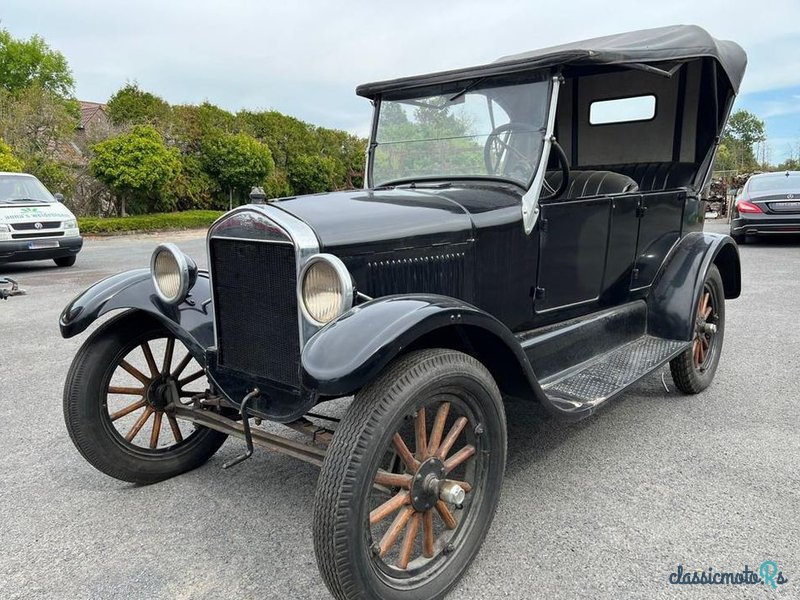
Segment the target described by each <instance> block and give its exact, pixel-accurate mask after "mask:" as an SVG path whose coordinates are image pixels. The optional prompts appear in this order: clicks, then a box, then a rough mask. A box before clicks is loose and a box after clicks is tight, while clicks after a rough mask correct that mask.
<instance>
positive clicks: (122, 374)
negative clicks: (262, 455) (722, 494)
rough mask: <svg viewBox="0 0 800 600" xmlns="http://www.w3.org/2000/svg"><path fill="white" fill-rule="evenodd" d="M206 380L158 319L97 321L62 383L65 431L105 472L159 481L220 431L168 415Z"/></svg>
mask: <svg viewBox="0 0 800 600" xmlns="http://www.w3.org/2000/svg"><path fill="white" fill-rule="evenodd" d="M206 386H207V382H206V379H205V372H204V370H203V368H202V367H201V366H200V365H199V364H197V362H196V361H195V360H194V358H193V357H192V355H191V354H190V353H189V352H188V350H186V349H185V348H184V347H183V345H182V344H181V343H180V342H179V341H178V340H177V339H176V338H175V337H174V336H173V335H172V334H171V333H169V331H168V330H167V329H166V328H164V326H163V325H161V324H160V323H159V322H158V321H155V320H154V319H151V318H149V317H147V316H146V315H143V314H141V313H135V312H131V313H127V314H125V315H122V316H121V317H119V318H116V319H112V320H110V321H108V322H107V323H105V324H104V325H103V326H101V327H100V328H99V329H98V330H97V331H96V332H95V333H94V334H92V336H91V337H90V338H89V339H88V340H86V342H85V343H84V345H83V346H82V347H81V349H80V350H79V351H78V354H77V355H76V356H75V359H74V360H73V362H72V367H71V368H70V371H69V374H68V375H67V381H66V384H65V386H64V419H65V421H66V425H67V430H68V431H69V434H70V437H71V438H72V441H73V442H74V444H75V446H76V447H77V448H78V450H79V451H80V453H81V454H82V455H83V457H84V458H85V459H86V460H87V461H88V462H89V463H90V464H91V465H92V466H94V467H95V468H97V469H98V470H100V471H102V472H103V473H105V474H106V475H110V476H111V477H115V478H117V479H121V480H123V481H130V482H133V483H143V484H146V483H154V482H156V481H161V480H164V479H167V478H169V477H173V476H175V475H179V474H181V473H184V472H186V471H189V470H190V469H194V468H196V467H199V466H200V465H202V464H203V463H205V462H206V461H207V460H208V459H209V458H210V457H211V456H212V455H213V454H214V453H215V452H216V451H217V450H218V449H219V447H220V446H221V445H222V444H223V442H224V441H225V439H226V437H227V436H226V435H225V434H223V433H219V432H217V431H213V430H211V429H207V428H205V427H198V426H195V425H194V424H191V423H188V422H186V421H179V420H178V419H176V418H175V417H174V416H173V415H172V414H170V411H169V403H170V402H177V401H179V400H180V399H186V398H191V397H192V396H193V395H195V394H198V393H200V392H202V391H203V390H204V389H205V388H206Z"/></svg>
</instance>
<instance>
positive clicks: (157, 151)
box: [89, 125, 181, 216]
mask: <svg viewBox="0 0 800 600" xmlns="http://www.w3.org/2000/svg"><path fill="white" fill-rule="evenodd" d="M92 151H93V152H94V156H93V157H92V160H91V162H90V165H89V167H90V169H91V172H92V174H93V175H94V176H95V177H97V178H98V179H99V180H101V181H102V182H103V183H105V184H106V185H108V187H109V188H111V189H112V190H113V191H114V193H115V195H116V199H117V214H119V215H122V216H124V215H125V214H126V213H127V210H128V208H129V207H130V209H131V211H132V212H135V213H138V212H147V211H148V210H150V209H152V207H153V206H152V205H153V204H154V203H156V202H157V201H158V200H159V193H160V192H161V191H162V190H163V189H164V188H165V187H166V186H167V185H169V184H170V183H172V181H173V180H174V179H175V177H176V176H177V175H178V173H179V172H180V168H181V163H180V155H179V153H178V151H177V150H176V149H174V148H169V147H167V146H166V144H165V143H164V138H162V137H161V134H160V133H159V132H158V131H157V130H156V129H155V128H154V127H152V126H151V125H136V126H134V127H133V129H132V130H131V132H130V133H126V134H122V135H118V136H116V137H112V138H109V139H107V140H105V141H103V142H100V143H98V144H95V145H94V146H93V147H92Z"/></svg>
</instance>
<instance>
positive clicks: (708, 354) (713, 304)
mask: <svg viewBox="0 0 800 600" xmlns="http://www.w3.org/2000/svg"><path fill="white" fill-rule="evenodd" d="M724 335H725V291H724V288H723V286H722V277H721V276H720V274H719V270H718V269H717V267H716V266H715V265H711V268H710V269H709V270H708V275H706V280H705V283H704V284H703V291H702V292H701V294H700V300H699V302H698V305H697V311H696V314H695V333H694V338H693V340H692V346H691V347H690V348H688V349H687V350H686V351H685V352H683V353H682V354H680V355H679V356H677V357H675V358H673V359H672V360H671V361H670V363H669V368H670V371H671V372H672V380H673V381H674V382H675V385H676V386H677V387H678V389H679V390H681V391H682V392H683V393H685V394H697V393H699V392H702V391H703V390H704V389H706V388H707V387H708V386H709V385H710V384H711V381H712V380H713V379H714V374H715V373H716V372H717V365H718V364H719V357H720V353H721V351H722V340H723V337H724Z"/></svg>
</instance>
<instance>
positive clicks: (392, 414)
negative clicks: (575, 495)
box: [314, 349, 506, 600]
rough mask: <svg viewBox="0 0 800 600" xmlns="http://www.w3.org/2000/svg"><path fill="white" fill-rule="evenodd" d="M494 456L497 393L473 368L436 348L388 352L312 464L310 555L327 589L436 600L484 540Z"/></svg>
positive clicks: (499, 470) (351, 595)
mask: <svg viewBox="0 0 800 600" xmlns="http://www.w3.org/2000/svg"><path fill="white" fill-rule="evenodd" d="M412 447H413V449H414V450H413V452H412V450H411V448H412ZM505 461H506V422H505V414H504V410H503V404H502V399H501V396H500V392H499V390H498V388H497V385H496V384H495V381H494V379H493V378H492V376H491V375H490V373H489V372H488V371H487V370H486V368H485V367H484V366H483V365H482V364H481V363H479V362H478V361H477V360H475V359H474V358H472V357H471V356H468V355H466V354H463V353H461V352H456V351H454V350H444V349H433V350H422V351H418V352H414V353H411V354H409V355H407V356H405V357H403V358H400V359H398V360H397V362H396V363H395V364H394V365H393V366H391V367H390V368H388V370H386V371H384V373H383V375H381V376H380V377H379V378H378V379H377V380H376V381H374V382H373V383H372V384H370V385H369V386H367V387H366V388H364V389H363V390H361V392H359V393H358V394H357V396H356V398H355V400H353V403H352V405H351V406H350V407H349V409H348V412H347V415H346V416H345V418H344V419H343V420H342V422H341V423H340V425H339V428H338V429H337V431H336V434H335V435H334V438H333V440H332V442H331V445H330V447H329V449H328V453H327V456H326V458H325V462H324V464H323V466H322V472H321V474H320V478H319V483H318V486H317V495H316V500H315V503H314V550H315V553H316V556H317V563H318V565H319V568H320V572H321V573H322V576H323V578H324V580H325V583H326V585H327V586H328V589H329V590H330V591H331V593H332V594H333V595H334V596H335V597H336V598H338V599H339V600H356V599H359V600H367V599H372V598H382V599H387V600H433V599H436V598H442V597H443V596H444V595H445V594H446V593H447V591H448V590H449V589H450V588H451V587H452V586H453V585H455V583H456V582H457V581H458V579H459V578H460V577H461V575H462V574H463V573H464V571H465V570H466V569H467V567H468V566H469V564H470V563H471V562H472V560H473V558H475V555H476V554H477V552H478V549H479V548H480V546H481V544H482V542H483V539H484V537H485V536H486V532H487V531H488V529H489V526H490V524H491V521H492V518H493V516H494V513H495V509H496V507H497V502H498V500H499V498H500V488H501V486H502V481H503V470H504V468H505Z"/></svg>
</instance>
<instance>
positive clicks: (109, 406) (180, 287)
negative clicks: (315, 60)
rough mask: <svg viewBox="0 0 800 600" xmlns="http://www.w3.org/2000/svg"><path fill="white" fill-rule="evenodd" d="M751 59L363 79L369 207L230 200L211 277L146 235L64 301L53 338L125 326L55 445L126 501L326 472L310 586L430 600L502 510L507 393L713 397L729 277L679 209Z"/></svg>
mask: <svg viewBox="0 0 800 600" xmlns="http://www.w3.org/2000/svg"><path fill="white" fill-rule="evenodd" d="M745 63H746V58H745V54H744V52H743V51H742V49H741V48H740V47H739V46H737V45H736V44H734V43H732V42H724V41H717V40H715V39H714V38H712V37H711V36H709V35H708V34H707V33H706V32H705V31H703V30H702V29H700V28H697V27H690V26H676V27H666V28H660V29H653V30H647V31H638V32H633V33H627V34H621V35H614V36H608V37H604V38H599V39H595V40H589V41H585V42H580V43H575V44H569V45H565V46H560V47H555V48H549V49H546V50H540V51H534V52H530V53H526V54H521V55H516V56H509V57H506V58H502V59H500V60H498V61H496V62H494V63H491V64H488V65H482V66H479V67H474V68H467V69H459V70H455V71H449V72H443V73H434V74H431V75H422V76H419V77H409V78H405V79H398V80H394V81H384V82H380V83H373V84H368V85H364V86H361V87H359V88H358V90H357V92H358V94H360V95H361V96H364V97H366V98H369V99H370V100H371V101H372V104H373V106H374V120H373V127H372V133H371V138H370V145H369V152H368V166H367V174H366V180H367V185H366V186H365V189H363V190H353V191H343V192H336V193H331V194H321V195H314V196H308V197H302V198H282V199H278V200H275V201H272V202H265V203H253V204H250V205H247V206H243V207H240V208H237V209H235V210H233V211H231V212H229V213H228V214H226V215H225V216H223V217H222V218H220V219H219V220H218V221H217V222H216V223H215V224H214V225H213V226H212V227H211V228H210V230H209V232H208V265H209V269H208V271H207V272H206V271H199V270H198V269H197V267H196V265H195V263H194V261H193V260H192V259H191V258H189V257H187V256H185V255H184V254H183V253H182V252H181V251H180V250H178V249H177V248H176V247H175V246H173V245H171V244H163V245H161V246H159V247H158V248H156V250H155V252H154V254H153V256H152V260H151V264H150V268H149V269H139V270H135V271H128V272H125V273H121V274H119V275H115V276H113V277H110V278H108V279H105V280H103V281H101V282H99V283H96V284H95V285H93V286H92V287H91V288H89V289H88V290H86V291H85V292H84V293H82V294H81V295H80V296H78V297H77V298H75V299H74V300H73V301H72V302H71V303H70V304H69V305H68V306H67V307H66V308H65V309H64V312H63V314H62V315H61V322H60V325H61V331H62V333H63V335H64V336H65V337H70V336H74V335H76V334H79V333H81V332H82V331H84V330H85V329H86V328H87V327H88V326H89V325H90V324H91V323H92V322H93V321H95V320H96V319H97V318H98V317H100V316H101V315H103V314H105V313H108V312H110V311H114V310H117V309H126V310H124V312H122V314H120V315H118V316H116V317H114V318H112V319H110V320H108V321H106V322H105V323H103V324H102V325H101V326H100V327H99V328H98V329H97V330H96V331H95V332H94V333H93V334H92V335H91V336H90V337H89V339H88V340H87V341H86V343H85V344H84V345H83V347H82V348H81V350H80V351H79V352H78V355H77V356H76V358H75V360H74V363H73V366H72V368H71V370H70V372H69V375H68V378H67V381H66V386H65V392H64V394H65V395H64V411H65V417H66V422H67V428H68V430H69V433H70V435H71V437H72V439H73V441H74V442H75V445H76V446H77V447H78V449H79V450H80V452H81V453H82V454H83V456H84V457H85V458H86V459H87V460H88V461H89V462H90V463H91V464H92V465H94V466H95V467H97V468H98V469H99V470H101V471H103V472H104V473H107V474H108V475H111V476H112V477H116V478H119V479H121V480H124V481H131V482H139V483H151V482H155V481H158V480H163V479H165V478H168V477H172V476H174V475H178V474H179V473H182V472H185V471H187V470H189V469H192V468H194V467H197V466H198V465H201V464H203V463H204V462H205V461H206V460H208V458H209V457H210V456H211V455H212V454H214V452H215V451H216V450H217V449H218V448H219V447H220V446H221V445H222V443H223V442H224V441H225V439H226V437H227V436H229V435H232V436H236V437H239V438H243V439H244V440H245V441H246V443H247V452H246V453H245V454H243V455H242V456H240V457H239V458H237V459H235V460H233V461H231V463H229V464H228V465H226V466H230V464H234V463H236V462H238V461H240V460H241V459H244V458H246V457H247V456H249V455H250V454H251V453H252V450H253V445H259V446H263V447H266V448H268V449H271V450H273V451H277V452H282V453H285V454H287V455H290V456H294V457H296V458H300V459H303V460H306V461H309V462H312V463H315V464H318V465H321V467H322V472H321V475H320V479H319V484H318V491H317V495H316V500H315V506H314V516H313V532H314V545H315V551H316V555H317V561H318V564H319V567H320V571H321V573H322V576H323V578H324V580H325V582H326V584H327V586H328V588H329V589H330V591H331V592H332V594H333V595H334V596H335V597H337V598H340V599H354V598H395V599H411V598H415V599H430V598H440V597H442V596H443V595H444V594H445V593H446V592H447V590H448V589H450V587H451V586H453V585H454V584H455V582H456V581H457V580H458V578H459V576H460V575H461V574H462V573H463V572H464V570H465V569H466V568H467V566H468V565H469V563H470V561H471V560H472V559H473V558H474V556H475V555H476V553H477V552H478V549H479V547H480V545H481V542H482V540H483V539H484V536H485V535H486V532H487V530H488V528H489V526H490V523H491V521H492V516H493V514H494V512H495V508H496V506H497V502H498V498H499V495H500V489H501V486H502V480H503V469H504V466H505V461H506V422H505V416H504V409H503V398H504V397H516V398H523V399H529V400H530V401H532V402H539V403H541V404H542V405H544V406H545V407H546V408H547V409H549V410H550V411H551V412H552V413H554V414H555V415H559V416H562V417H564V418H567V419H581V418H583V417H587V416H589V415H590V414H592V413H593V412H594V410H595V409H597V408H598V407H599V406H600V405H602V404H603V403H605V402H606V401H607V400H609V399H610V398H612V397H613V396H615V395H617V394H619V393H620V392H622V391H623V390H624V389H625V388H627V387H628V386H630V385H631V384H632V383H634V382H635V381H637V380H638V379H640V378H641V377H643V376H644V375H647V374H648V373H650V372H652V371H653V370H655V369H658V368H659V367H661V366H663V365H665V364H666V363H669V365H670V369H671V371H672V377H673V379H674V381H675V385H676V386H677V387H678V388H679V389H680V390H681V391H683V392H685V393H697V392H700V391H701V390H703V389H704V388H705V387H706V386H708V385H709V384H710V383H711V380H712V379H713V377H714V373H715V371H716V368H717V364H718V361H719V358H720V351H721V347H722V339H723V333H724V325H725V304H724V303H725V299H729V298H736V297H737V296H738V295H739V292H740V286H741V283H740V270H739V256H738V252H737V247H736V245H735V243H734V242H733V241H732V240H731V238H729V237H727V236H723V235H714V234H709V233H704V232H703V231H702V229H703V219H704V203H703V202H702V201H701V200H700V198H699V191H700V190H701V188H702V187H703V184H704V183H705V181H706V179H707V177H708V174H709V170H710V167H711V164H712V161H713V158H714V153H715V149H716V146H717V143H718V140H719V136H720V132H721V131H722V128H723V126H724V125H725V122H726V118H727V116H728V113H729V111H730V108H731V105H732V103H733V99H734V96H735V92H736V91H737V89H738V86H739V84H740V82H741V78H742V76H743V73H744V69H745ZM347 396H354V399H353V400H352V403H351V404H350V406H349V408H348V409H347V411H346V414H345V415H344V416H343V417H342V418H341V420H338V419H335V418H332V416H331V415H330V414H327V415H326V414H322V413H321V412H320V410H321V408H320V405H321V404H323V403H324V402H326V401H328V400H331V399H335V398H340V397H347ZM328 413H330V411H328ZM262 420H268V421H273V422H278V423H283V424H285V425H287V426H288V427H290V428H291V429H293V430H296V431H299V432H302V433H307V434H308V435H309V438H308V439H305V438H304V437H303V436H299V435H298V434H297V433H294V432H287V435H279V434H276V433H275V427H270V428H269V429H265V428H264V427H260V426H259V425H260V424H261V422H262ZM251 421H252V423H251ZM330 423H334V424H330ZM533 493H534V494H535V492H533Z"/></svg>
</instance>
